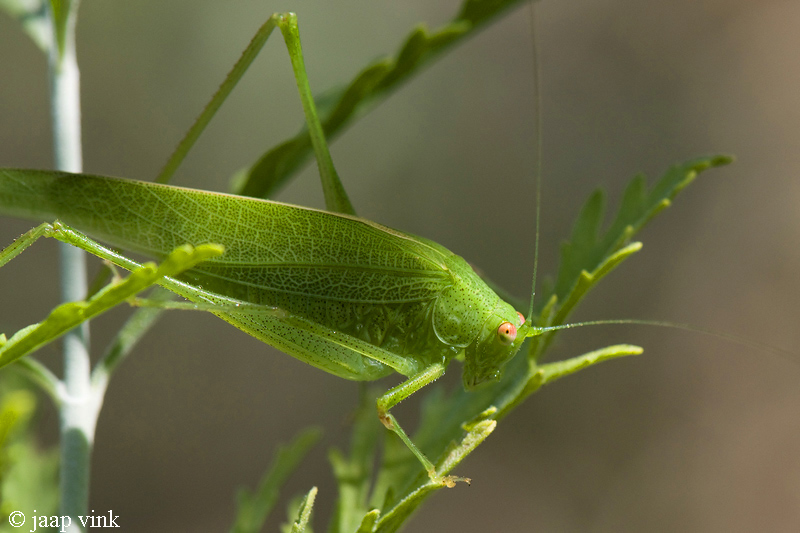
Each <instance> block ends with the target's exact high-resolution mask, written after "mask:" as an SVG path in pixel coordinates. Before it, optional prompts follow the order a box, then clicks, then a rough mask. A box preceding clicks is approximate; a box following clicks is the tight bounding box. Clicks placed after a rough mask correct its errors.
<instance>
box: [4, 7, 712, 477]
mask: <svg viewBox="0 0 800 533" xmlns="http://www.w3.org/2000/svg"><path fill="white" fill-rule="evenodd" d="M281 22H284V21H283V20H282V21H281ZM282 29H283V27H282ZM289 34H291V31H289ZM285 35H286V33H285ZM290 37H291V35H290ZM290 37H287V44H288V45H289V47H290V53H291V54H292V58H293V60H295V59H296V58H298V57H299V42H297V41H292V40H291V38H290ZM292 43H295V45H296V46H298V48H297V49H296V50H295V51H294V52H292V51H291V48H292ZM295 74H296V77H297V80H298V85H302V83H303V81H302V80H304V79H305V74H304V72H302V65H301V66H300V67H298V66H297V63H295ZM301 96H302V97H303V99H304V106H305V107H306V110H307V112H308V119H307V120H308V125H309V129H310V131H312V133H314V134H316V136H314V135H312V138H313V139H314V141H315V143H316V144H315V148H316V149H317V150H318V158H319V162H320V167H321V169H322V170H323V172H322V174H323V184H324V186H325V187H326V191H330V192H327V193H326V196H327V197H328V205H329V208H330V209H332V210H336V211H344V213H338V214H337V213H329V212H323V211H318V210H313V209H307V208H302V207H296V206H290V205H286V204H280V203H275V202H267V201H264V200H256V199H248V198H242V197H234V196H229V195H222V194H215V193H207V192H204V191H193V190H189V189H182V188H177V187H168V186H164V185H155V184H149V183H143V182H134V181H127V180H124V181H123V180H113V179H110V178H104V177H95V176H88V175H66V174H60V173H55V172H40V171H14V170H5V171H0V211H2V212H3V213H5V214H10V215H15V216H20V217H26V218H35V219H42V220H52V219H54V218H57V219H59V220H61V221H63V222H64V223H66V224H68V225H69V226H71V227H74V228H75V230H78V231H75V230H73V229H72V228H70V227H65V226H63V225H54V226H45V227H44V229H43V230H42V232H41V233H42V234H47V235H50V236H54V237H57V238H59V239H62V240H64V241H66V242H70V243H72V244H74V245H76V246H80V247H82V248H84V249H85V250H87V251H89V252H91V253H94V254H95V255H98V256H100V257H103V258H105V259H108V260H110V261H112V262H114V263H116V264H118V265H119V266H122V267H125V268H131V267H132V266H134V263H132V262H130V261H129V260H126V259H125V258H123V257H121V256H119V255H118V254H115V253H114V252H112V251H110V250H108V249H106V248H104V247H103V246H101V245H99V244H98V243H96V242H95V241H93V240H92V239H89V238H87V237H86V236H84V235H83V233H86V234H88V235H90V236H92V237H94V238H97V239H99V240H101V241H105V242H108V243H109V244H111V245H113V246H118V247H121V248H123V249H126V250H131V251H137V252H142V253H145V254H148V255H153V256H156V257H161V256H164V255H166V254H167V253H169V252H170V251H171V250H172V249H174V248H175V247H177V246H179V245H182V244H185V243H191V244H201V243H206V242H213V243H220V244H222V245H224V246H225V248H226V253H225V255H223V256H222V257H220V258H218V259H212V260H209V261H207V262H206V263H203V264H201V265H200V266H198V267H197V268H196V269H194V270H193V271H191V272H189V273H187V274H186V275H184V276H183V277H182V278H180V280H178V281H171V280H170V281H167V282H165V283H166V286H167V287H168V288H170V289H171V290H173V291H175V292H177V293H178V294H180V295H182V296H184V297H186V298H188V299H189V300H191V301H193V302H197V303H198V304H200V305H201V306H204V307H208V308H212V309H214V307H212V306H219V307H217V308H216V309H218V310H214V311H212V312H214V313H215V314H217V315H218V316H220V317H221V318H223V319H224V320H226V321H228V322H230V323H232V324H234V325H235V326H237V327H238V328H240V329H242V330H243V331H245V332H247V333H249V334H251V335H253V336H255V337H256V338H259V339H261V340H263V341H265V342H267V343H269V344H271V345H273V346H276V347H278V348H280V349H282V350H284V351H285V352H287V353H289V354H290V355H293V356H295V357H297V358H299V359H300V360H302V361H305V362H308V363H309V364H312V365H314V366H317V367H319V368H321V369H323V370H326V371H327V372H330V373H332V374H334V375H337V376H340V377H343V378H347V379H353V380H374V379H378V378H380V377H383V376H386V375H388V374H391V373H394V372H397V373H399V374H402V375H404V376H407V377H408V378H409V379H408V380H407V381H406V382H404V383H402V384H400V385H398V386H397V387H394V388H393V389H391V390H390V391H388V392H387V393H386V394H384V395H383V396H382V397H381V398H379V400H378V411H379V416H380V417H381V420H382V422H383V423H384V424H385V425H386V426H387V427H389V428H390V429H392V430H393V431H394V432H395V433H396V434H397V435H398V436H399V437H400V438H401V439H402V440H403V441H404V442H405V443H406V445H407V446H408V447H409V449H411V450H412V452H414V453H415V455H417V457H418V458H419V459H420V461H421V463H422V464H423V466H424V467H425V469H426V470H427V472H428V474H429V476H430V478H431V479H432V480H434V481H435V482H437V483H441V484H445V485H448V486H449V485H452V484H453V482H454V481H457V480H459V479H462V478H457V477H453V476H443V475H440V474H439V473H437V471H436V469H435V467H434V465H433V464H432V463H431V462H430V461H429V460H428V459H427V458H426V457H425V456H424V455H423V454H422V452H420V451H419V450H418V449H417V448H416V446H415V445H414V444H413V443H412V442H411V440H410V439H409V438H408V437H407V436H406V434H405V432H404V431H403V430H402V428H401V427H400V426H399V424H398V423H397V421H396V420H395V419H394V417H393V416H392V415H391V413H390V409H391V408H392V407H393V406H395V405H396V404H397V403H398V402H400V401H402V400H403V399H404V398H406V397H408V396H409V395H411V394H413V393H414V392H416V391H417V390H419V389H420V388H422V387H424V386H425V385H427V384H429V383H430V382H432V381H433V380H435V379H437V378H438V377H440V376H441V375H442V374H443V373H444V371H445V368H446V366H447V365H448V363H449V362H450V361H451V360H452V359H454V358H463V359H464V374H463V376H464V378H463V381H464V385H465V386H466V387H467V388H472V387H475V386H477V385H479V384H481V383H483V382H486V381H491V380H494V379H497V378H498V377H499V374H500V372H501V370H502V368H503V366H504V364H505V363H506V362H507V361H508V360H510V359H511V358H512V357H513V356H514V354H516V352H517V351H518V350H519V348H520V346H521V345H522V343H523V341H524V340H525V338H527V337H530V336H536V335H540V334H542V333H544V332H546V331H550V330H552V329H556V328H541V327H537V326H535V325H534V322H533V321H534V317H533V315H532V305H531V310H529V312H528V316H527V317H526V316H524V315H522V314H521V313H520V312H519V311H518V310H517V309H515V308H514V307H512V306H511V305H510V304H508V303H506V302H504V301H503V300H501V299H500V297H499V296H498V295H497V294H496V293H495V292H494V291H493V290H492V289H490V288H489V287H488V286H487V285H486V284H485V283H484V282H483V281H482V280H481V279H480V278H479V277H478V276H477V274H476V273H475V272H474V271H473V270H472V268H471V267H470V266H469V265H468V264H467V263H466V262H465V261H464V260H463V259H462V258H460V257H458V256H456V255H454V254H452V253H451V252H449V251H448V250H446V249H445V248H444V247H442V246H440V245H438V244H436V243H434V242H431V241H429V240H426V239H423V238H419V237H415V236H412V235H408V234H405V233H402V232H399V231H395V230H392V229H389V228H386V227H384V226H381V225H380V224H376V223H374V222H370V221H368V220H364V219H359V218H357V217H355V216H353V215H352V214H348V213H347V211H349V210H350V208H349V202H348V201H347V200H346V196H345V195H344V194H343V189H341V186H340V184H339V183H338V179H337V178H336V176H335V173H332V172H330V170H332V165H329V164H328V163H327V159H329V156H327V155H326V152H327V149H326V148H325V143H324V139H323V137H322V135H321V131H322V128H321V127H320V125H319V123H318V121H316V119H315V117H314V113H313V107H310V106H312V105H313V102H312V101H311V99H310V92H309V91H308V90H305V89H303V88H302V87H301ZM711 162H712V163H714V164H719V163H723V162H724V160H723V159H719V160H712V161H711ZM701 166H702V165H701ZM325 170H328V172H327V173H326V172H324V171H325ZM79 232H80V233H79Z"/></svg>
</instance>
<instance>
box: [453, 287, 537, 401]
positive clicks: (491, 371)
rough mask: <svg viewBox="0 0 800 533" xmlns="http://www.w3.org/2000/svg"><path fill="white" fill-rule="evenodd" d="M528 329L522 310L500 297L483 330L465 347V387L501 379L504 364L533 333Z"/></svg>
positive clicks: (468, 387)
mask: <svg viewBox="0 0 800 533" xmlns="http://www.w3.org/2000/svg"><path fill="white" fill-rule="evenodd" d="M529 329H530V326H529V325H528V324H527V323H526V321H525V317H524V316H523V315H522V313H520V312H518V311H516V310H514V308H513V307H511V305H510V304H507V303H506V302H504V301H502V300H500V299H498V302H497V305H495V308H494V311H492V313H491V314H490V315H489V318H488V319H487V320H486V322H484V324H483V327H482V328H481V332H480V334H479V335H478V337H477V338H476V339H475V340H474V341H473V342H472V343H471V344H470V345H469V346H467V348H466V352H465V357H464V375H463V378H464V388H466V389H467V390H470V389H474V388H475V387H477V386H478V385H480V384H482V383H486V382H491V381H497V380H498V379H500V376H501V375H502V370H503V366H505V364H506V363H507V362H508V361H510V360H511V358H512V357H514V355H516V353H517V352H518V351H519V349H520V347H521V346H522V343H523V342H524V341H525V337H528V336H530V335H529V333H528V330H529Z"/></svg>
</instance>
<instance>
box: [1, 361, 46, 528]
mask: <svg viewBox="0 0 800 533" xmlns="http://www.w3.org/2000/svg"><path fill="white" fill-rule="evenodd" d="M35 410H36V396H35V395H34V394H33V393H32V392H31V391H30V390H29V389H28V388H26V387H25V385H24V384H23V382H22V380H21V379H19V377H18V376H16V375H14V374H11V373H8V372H5V373H3V374H2V375H0V533H8V532H12V531H18V529H17V528H13V527H11V525H10V524H9V522H8V517H9V514H10V513H11V512H12V511H21V512H23V513H25V516H31V515H32V514H34V513H33V510H34V509H36V511H37V512H38V513H40V514H42V515H45V514H46V515H52V514H55V512H56V509H57V507H58V478H57V476H58V451H57V450H55V449H51V450H42V449H41V448H40V446H39V445H38V444H37V442H36V440H35V438H34V435H33V431H32V426H31V420H32V418H33V415H34V413H35Z"/></svg>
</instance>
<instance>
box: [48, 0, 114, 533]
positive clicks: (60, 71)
mask: <svg viewBox="0 0 800 533" xmlns="http://www.w3.org/2000/svg"><path fill="white" fill-rule="evenodd" d="M61 9H67V10H68V12H67V13H66V14H65V15H66V16H65V17H64V16H63V15H64V13H53V12H51V17H50V22H51V24H52V30H53V33H52V34H53V40H52V41H51V43H50V54H49V61H48V68H49V75H50V89H51V91H50V98H51V114H52V119H53V149H54V154H55V166H56V168H57V169H59V170H65V171H68V172H81V171H82V170H83V161H82V150H81V111H80V110H81V107H80V74H79V72H78V62H77V56H76V52H75V23H76V19H77V10H78V0H72V2H64V3H62V4H61ZM59 250H60V256H61V299H62V301H64V302H71V301H77V300H82V299H83V298H84V297H85V296H86V292H87V288H88V287H87V278H86V256H85V254H84V252H83V251H81V250H79V249H78V248H75V247H73V246H69V245H66V244H60V245H59ZM90 370H91V362H90V359H89V328H88V323H84V324H83V325H81V326H80V327H78V328H75V329H74V330H72V331H70V332H69V333H67V334H66V335H65V336H64V395H65V397H64V398H63V402H62V403H61V406H60V433H61V463H60V469H61V471H60V493H61V504H60V513H61V515H64V516H70V517H72V523H73V525H77V524H79V522H78V520H77V517H78V516H79V515H83V514H86V511H87V509H88V505H89V467H90V460H91V451H92V444H93V442H94V430H95V425H96V422H97V414H98V413H99V408H100V404H101V403H102V399H98V398H96V397H95V395H94V394H93V393H92V388H91V382H90V378H89V376H90Z"/></svg>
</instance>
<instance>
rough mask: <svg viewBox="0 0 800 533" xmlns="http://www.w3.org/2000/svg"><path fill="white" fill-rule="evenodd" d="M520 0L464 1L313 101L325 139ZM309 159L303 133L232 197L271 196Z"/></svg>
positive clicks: (237, 183)
mask: <svg viewBox="0 0 800 533" xmlns="http://www.w3.org/2000/svg"><path fill="white" fill-rule="evenodd" d="M519 1H520V0H467V1H466V2H464V4H463V5H462V7H461V11H460V12H459V14H458V15H457V16H456V17H455V18H454V19H453V20H452V21H451V22H450V23H448V24H446V25H445V26H443V27H441V28H439V29H437V30H435V31H433V32H431V31H429V30H428V29H427V28H425V27H424V26H418V27H417V28H415V29H414V30H413V31H412V32H411V34H410V35H409V36H408V37H407V38H406V40H405V42H404V43H403V44H402V45H401V47H400V50H399V52H398V53H397V55H396V56H395V57H394V58H385V59H381V60H378V61H375V62H374V63H372V64H370V65H368V66H367V67H365V68H364V69H363V70H362V71H361V72H360V73H359V74H357V75H356V76H355V78H353V80H352V81H351V82H350V83H349V84H348V85H347V86H346V87H343V88H340V89H337V90H334V91H330V92H328V93H326V94H324V95H322V96H320V97H318V98H316V99H315V102H316V106H317V110H318V112H319V118H320V121H321V122H322V127H323V131H324V133H325V136H326V137H327V139H328V140H329V141H330V140H332V139H333V138H334V137H336V136H337V135H338V134H339V133H341V132H342V131H343V130H344V129H345V128H346V127H347V126H349V125H350V124H351V123H352V122H353V121H354V120H356V119H357V118H359V117H361V116H363V115H364V114H366V113H367V112H369V111H370V110H371V109H372V108H373V107H374V106H375V105H377V104H378V103H379V102H380V101H381V100H383V99H385V98H386V97H388V96H389V95H390V94H391V93H392V92H393V91H395V90H396V89H398V88H399V87H400V85H402V84H403V83H404V82H406V81H407V80H409V79H410V78H411V77H412V76H413V75H414V74H416V73H417V72H419V71H420V70H421V69H422V67H424V66H427V65H428V64H429V63H430V62H431V60H433V59H435V58H436V57H438V56H439V55H440V54H441V53H442V52H443V51H445V50H446V49H448V48H449V47H450V46H452V45H454V44H455V43H457V42H459V41H462V40H463V39H464V38H466V37H468V36H470V35H473V34H474V33H475V32H476V30H478V29H480V28H482V27H483V26H484V25H485V24H486V23H487V22H488V21H489V20H491V19H492V18H493V17H495V16H497V15H498V14H499V13H501V12H503V11H504V10H506V9H508V8H510V7H511V6H513V5H514V4H516V3H518V2H519ZM310 155H311V140H310V137H309V134H308V131H307V129H306V128H305V127H303V128H302V129H301V131H300V133H298V134H297V135H296V136H294V137H292V138H291V139H288V140H286V141H284V142H283V143H281V144H279V145H277V146H275V147H274V148H272V149H271V150H269V151H267V152H266V153H265V154H264V155H262V156H261V158H259V160H258V161H257V162H256V163H255V164H254V165H253V166H252V167H250V168H249V169H247V170H244V171H242V172H240V173H239V174H238V175H237V176H236V177H235V178H234V186H233V189H234V190H235V191H236V192H237V194H242V195H245V196H255V197H260V198H268V197H270V196H272V195H274V194H275V192H276V191H278V190H279V189H280V188H281V187H282V186H283V185H285V184H286V182H287V181H288V180H289V178H290V177H291V176H292V175H293V174H294V173H295V172H297V171H298V170H299V169H300V168H301V167H302V165H304V164H305V163H307V162H308V160H309V157H310Z"/></svg>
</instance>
